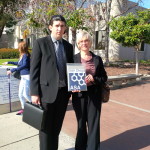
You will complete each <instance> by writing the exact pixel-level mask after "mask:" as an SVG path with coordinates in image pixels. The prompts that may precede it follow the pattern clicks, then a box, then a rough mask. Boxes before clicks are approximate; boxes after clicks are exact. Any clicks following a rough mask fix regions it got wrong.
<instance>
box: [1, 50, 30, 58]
mask: <svg viewBox="0 0 150 150" xmlns="http://www.w3.org/2000/svg"><path fill="white" fill-rule="evenodd" d="M29 52H31V49H29ZM12 58H13V59H14V58H19V50H18V49H12V48H0V59H12Z"/></svg>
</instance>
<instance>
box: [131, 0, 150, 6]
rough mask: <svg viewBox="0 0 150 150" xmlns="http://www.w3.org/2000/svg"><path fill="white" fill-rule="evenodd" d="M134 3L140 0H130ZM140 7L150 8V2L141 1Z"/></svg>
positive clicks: (147, 0) (146, 0) (148, 0)
mask: <svg viewBox="0 0 150 150" xmlns="http://www.w3.org/2000/svg"><path fill="white" fill-rule="evenodd" d="M130 1H132V2H137V1H138V0H130ZM141 1H142V2H140V6H142V7H145V8H150V0H141Z"/></svg>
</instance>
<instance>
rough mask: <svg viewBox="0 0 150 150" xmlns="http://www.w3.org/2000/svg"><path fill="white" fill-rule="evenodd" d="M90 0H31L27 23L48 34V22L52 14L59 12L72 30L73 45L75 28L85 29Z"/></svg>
mask: <svg viewBox="0 0 150 150" xmlns="http://www.w3.org/2000/svg"><path fill="white" fill-rule="evenodd" d="M91 1H92V0H48V1H45V0H33V1H32V2H31V6H32V12H31V13H30V14H29V15H28V17H29V21H28V25H29V26H30V27H33V28H37V29H38V28H39V29H42V31H43V32H44V33H45V34H49V30H48V24H49V20H50V18H51V16H52V15H55V14H61V15H63V16H64V17H65V18H66V20H67V25H68V27H71V31H72V37H73V38H72V42H71V43H72V44H73V45H75V39H76V30H77V29H87V27H86V26H85V22H86V20H87V19H90V16H89V14H87V11H86V10H87V9H86V8H87V7H88V6H89V3H90V2H91Z"/></svg>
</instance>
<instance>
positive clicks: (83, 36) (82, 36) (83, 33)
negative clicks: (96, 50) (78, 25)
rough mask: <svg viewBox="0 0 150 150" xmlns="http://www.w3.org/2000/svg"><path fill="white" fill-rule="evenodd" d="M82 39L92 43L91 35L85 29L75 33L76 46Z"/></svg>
mask: <svg viewBox="0 0 150 150" xmlns="http://www.w3.org/2000/svg"><path fill="white" fill-rule="evenodd" d="M82 39H88V40H89V41H90V43H91V45H92V37H91V35H90V34H89V33H88V32H87V31H85V30H79V32H78V33H77V40H76V43H77V46H78V45H79V43H80V41H81V40H82Z"/></svg>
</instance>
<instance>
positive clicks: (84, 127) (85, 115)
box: [72, 31, 107, 150]
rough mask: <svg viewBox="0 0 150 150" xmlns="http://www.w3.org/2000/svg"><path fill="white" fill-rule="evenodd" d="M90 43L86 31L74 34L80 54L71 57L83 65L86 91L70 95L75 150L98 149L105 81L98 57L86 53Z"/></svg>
mask: <svg viewBox="0 0 150 150" xmlns="http://www.w3.org/2000/svg"><path fill="white" fill-rule="evenodd" d="M92 41H93V40H92V37H91V36H90V34H89V33H88V32H86V31H80V32H79V33H78V35H77V46H78V48H79V50H80V53H78V54H76V55H75V57H74V62H75V63H82V64H84V65H85V68H86V77H85V82H86V84H87V91H81V92H79V91H74V92H73V94H72V104H73V108H74V110H75V114H76V119H77V123H78V128H77V135H76V142H75V150H99V149H100V114H101V105H102V101H101V85H102V84H103V83H105V82H106V81H107V74H106V71H105V69H104V66H103V62H102V59H101V57H100V56H97V55H95V54H94V53H92V52H91V51H90V48H91V45H92Z"/></svg>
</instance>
